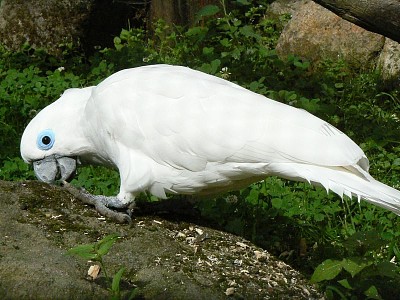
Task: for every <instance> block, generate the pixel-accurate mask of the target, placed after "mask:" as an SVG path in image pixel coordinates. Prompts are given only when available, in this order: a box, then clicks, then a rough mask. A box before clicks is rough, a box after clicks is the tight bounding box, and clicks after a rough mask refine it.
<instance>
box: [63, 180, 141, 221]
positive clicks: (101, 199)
mask: <svg viewBox="0 0 400 300" xmlns="http://www.w3.org/2000/svg"><path fill="white" fill-rule="evenodd" d="M62 183H63V186H64V188H65V189H66V190H67V191H68V192H70V193H71V194H72V195H73V196H75V197H76V198H77V199H79V200H81V201H82V202H84V203H86V204H89V205H93V206H94V207H95V208H96V211H97V212H98V213H99V214H101V215H103V216H105V217H109V218H110V219H112V220H114V221H116V222H118V223H130V222H131V217H130V216H129V215H128V214H126V213H122V212H118V211H115V210H112V209H110V207H112V208H117V209H118V208H119V209H121V208H127V209H128V210H130V209H132V208H133V207H132V206H134V202H133V203H132V204H130V203H124V202H122V201H121V200H120V199H119V198H117V197H107V196H103V195H92V194H90V193H88V192H87V191H85V190H78V189H77V188H75V187H74V186H73V185H71V184H70V183H68V182H66V181H63V182H62Z"/></svg>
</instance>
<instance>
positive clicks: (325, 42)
mask: <svg viewBox="0 0 400 300" xmlns="http://www.w3.org/2000/svg"><path fill="white" fill-rule="evenodd" d="M384 43H385V38H384V37H383V36H381V35H378V34H375V33H372V32H369V31H366V30H364V29H362V28H361V27H359V26H357V25H354V24H352V23H350V22H348V21H346V20H343V19H341V18H340V17H338V16H337V15H335V14H334V13H332V12H330V11H329V10H327V9H326V8H323V7H322V6H320V5H318V4H315V3H314V2H312V1H309V2H305V3H304V2H303V3H301V4H300V5H299V6H298V8H297V10H296V12H295V13H294V14H293V15H292V19H291V20H290V21H289V23H288V24H287V25H286V27H285V29H284V30H283V32H282V34H281V36H280V38H279V41H278V44H277V47H276V50H277V52H278V54H279V55H280V56H282V57H285V56H287V55H289V54H296V55H298V56H301V57H304V58H307V59H308V60H311V61H320V60H322V59H334V60H337V59H338V58H339V59H343V60H344V61H346V62H348V63H349V64H351V65H353V66H354V67H356V68H364V67H365V66H368V65H370V66H371V65H374V64H376V60H377V53H379V52H380V51H381V50H382V48H383V45H384Z"/></svg>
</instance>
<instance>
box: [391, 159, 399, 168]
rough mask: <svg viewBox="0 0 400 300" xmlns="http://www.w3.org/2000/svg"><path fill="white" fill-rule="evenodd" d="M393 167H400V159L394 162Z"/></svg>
mask: <svg viewBox="0 0 400 300" xmlns="http://www.w3.org/2000/svg"><path fill="white" fill-rule="evenodd" d="M392 165H393V166H400V158H396V159H395V160H394V161H393V163H392Z"/></svg>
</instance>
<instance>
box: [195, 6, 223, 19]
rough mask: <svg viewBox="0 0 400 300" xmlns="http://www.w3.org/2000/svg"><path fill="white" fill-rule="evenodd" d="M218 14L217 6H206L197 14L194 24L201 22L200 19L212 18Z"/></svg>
mask: <svg viewBox="0 0 400 300" xmlns="http://www.w3.org/2000/svg"><path fill="white" fill-rule="evenodd" d="M218 12H219V7H218V6H216V5H212V4H211V5H206V6H204V7H203V8H201V9H200V10H199V11H198V12H197V14H196V18H195V19H194V22H195V23H197V22H199V21H200V20H201V18H203V17H210V16H213V15H215V14H216V13H218Z"/></svg>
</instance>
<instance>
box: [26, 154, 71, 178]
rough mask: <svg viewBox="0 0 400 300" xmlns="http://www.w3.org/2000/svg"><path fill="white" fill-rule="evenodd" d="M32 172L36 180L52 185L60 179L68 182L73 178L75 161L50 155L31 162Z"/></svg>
mask: <svg viewBox="0 0 400 300" xmlns="http://www.w3.org/2000/svg"><path fill="white" fill-rule="evenodd" d="M33 170H34V171H35V175H36V177H37V179H39V180H40V181H44V182H47V183H53V182H55V181H56V180H58V179H60V180H62V181H70V180H72V178H73V177H74V176H75V171H76V159H75V158H71V157H66V156H56V155H50V156H47V157H45V158H44V159H42V160H37V161H34V162H33Z"/></svg>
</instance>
